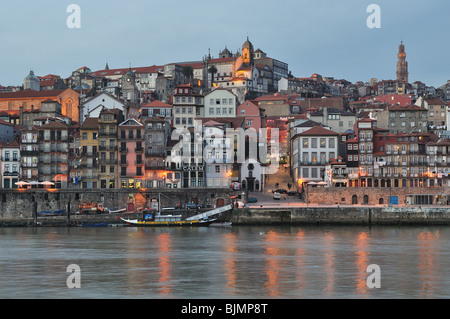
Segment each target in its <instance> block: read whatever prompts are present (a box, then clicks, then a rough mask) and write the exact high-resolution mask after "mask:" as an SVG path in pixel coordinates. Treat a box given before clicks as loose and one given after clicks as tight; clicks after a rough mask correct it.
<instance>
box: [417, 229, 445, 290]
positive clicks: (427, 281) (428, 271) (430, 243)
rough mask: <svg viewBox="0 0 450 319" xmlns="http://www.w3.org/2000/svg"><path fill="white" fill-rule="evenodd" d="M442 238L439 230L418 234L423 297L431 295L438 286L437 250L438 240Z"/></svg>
mask: <svg viewBox="0 0 450 319" xmlns="http://www.w3.org/2000/svg"><path fill="white" fill-rule="evenodd" d="M439 239H440V234H439V231H436V232H424V231H423V232H421V233H419V235H417V240H418V247H419V260H418V264H417V266H418V268H419V280H420V283H421V285H420V292H421V298H425V297H429V296H432V295H433V294H434V289H435V288H436V287H435V286H436V282H435V281H436V277H435V275H436V272H437V267H436V256H437V255H438V252H436V246H437V242H438V241H439Z"/></svg>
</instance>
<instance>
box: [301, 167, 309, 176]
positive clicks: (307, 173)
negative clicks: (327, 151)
mask: <svg viewBox="0 0 450 319" xmlns="http://www.w3.org/2000/svg"><path fill="white" fill-rule="evenodd" d="M302 177H303V178H309V169H308V168H307V167H303V168H302Z"/></svg>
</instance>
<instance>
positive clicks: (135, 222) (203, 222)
mask: <svg viewBox="0 0 450 319" xmlns="http://www.w3.org/2000/svg"><path fill="white" fill-rule="evenodd" d="M142 215H143V216H142V218H141V219H127V218H123V217H121V218H120V219H121V220H122V221H124V222H125V223H127V224H128V225H130V226H143V227H156V226H209V225H210V224H211V223H213V222H214V221H215V220H216V218H213V219H209V218H208V219H207V218H202V219H195V220H186V219H183V218H182V216H181V215H160V214H158V213H156V212H154V211H151V210H143V211H142Z"/></svg>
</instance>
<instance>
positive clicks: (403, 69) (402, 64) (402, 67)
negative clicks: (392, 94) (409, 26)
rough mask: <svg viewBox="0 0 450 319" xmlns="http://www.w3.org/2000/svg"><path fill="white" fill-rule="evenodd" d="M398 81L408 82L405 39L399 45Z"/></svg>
mask: <svg viewBox="0 0 450 319" xmlns="http://www.w3.org/2000/svg"><path fill="white" fill-rule="evenodd" d="M397 81H398V82H402V83H408V62H406V53H405V45H404V44H403V41H401V42H400V45H399V47H398V62H397Z"/></svg>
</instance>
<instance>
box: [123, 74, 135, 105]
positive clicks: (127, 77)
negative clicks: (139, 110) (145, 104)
mask: <svg viewBox="0 0 450 319" xmlns="http://www.w3.org/2000/svg"><path fill="white" fill-rule="evenodd" d="M122 95H123V99H124V100H125V101H127V102H128V103H130V104H133V105H134V104H136V103H138V98H139V96H138V95H139V92H138V89H137V87H136V74H134V72H133V71H132V70H131V68H130V70H129V71H128V73H126V74H124V75H123V77H122Z"/></svg>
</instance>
